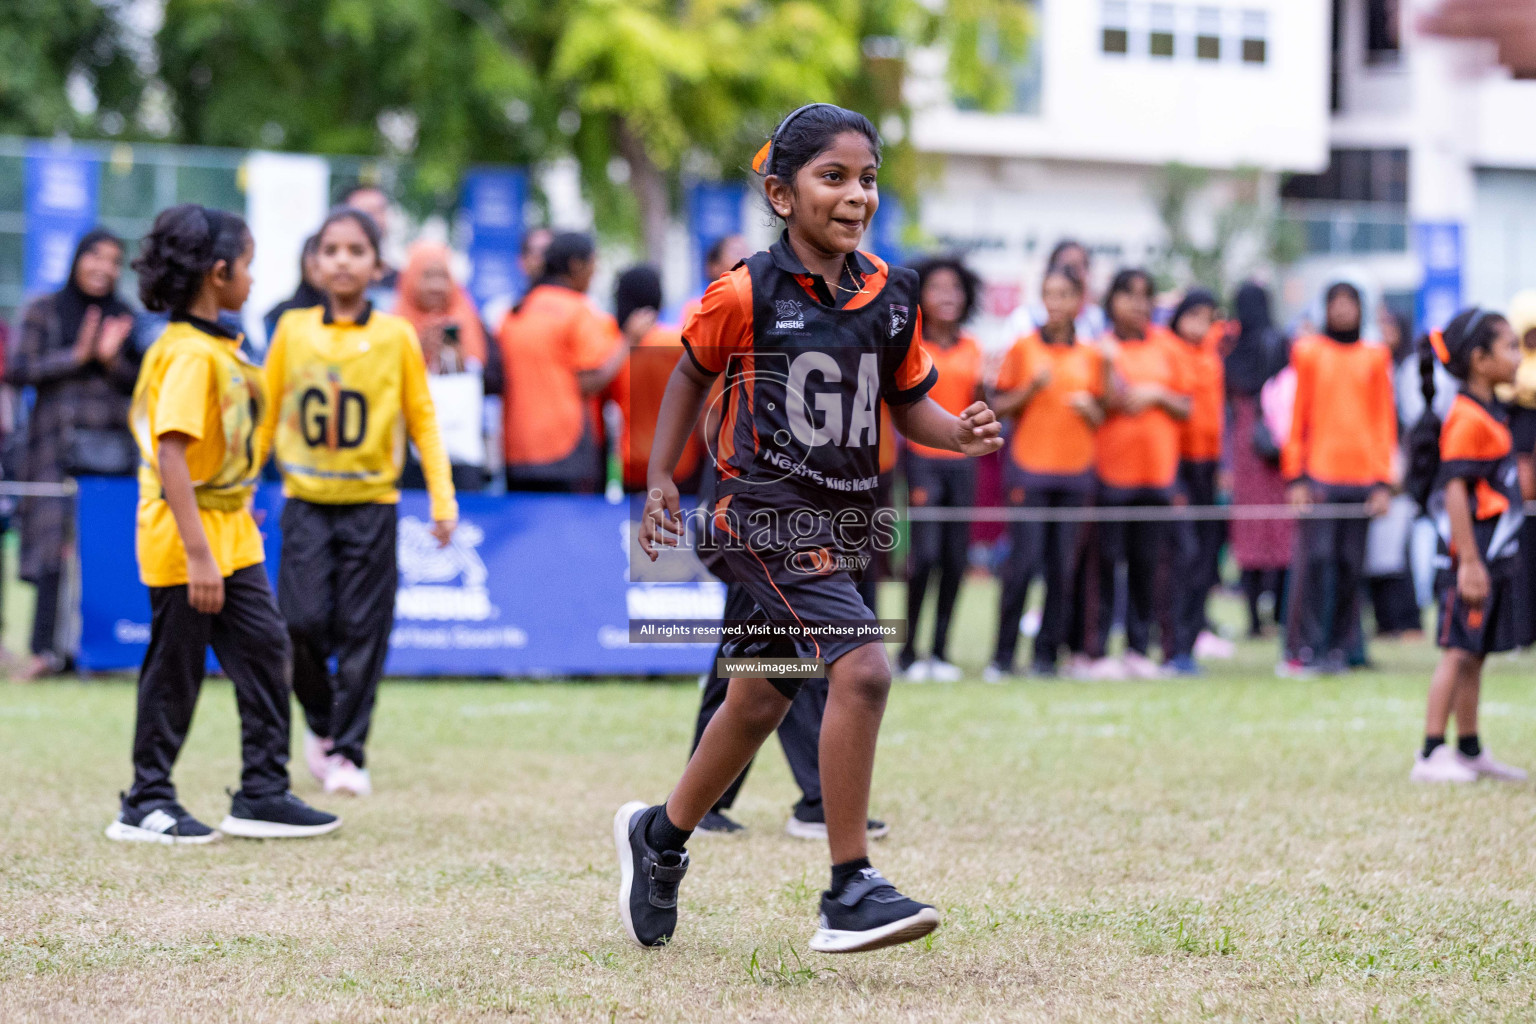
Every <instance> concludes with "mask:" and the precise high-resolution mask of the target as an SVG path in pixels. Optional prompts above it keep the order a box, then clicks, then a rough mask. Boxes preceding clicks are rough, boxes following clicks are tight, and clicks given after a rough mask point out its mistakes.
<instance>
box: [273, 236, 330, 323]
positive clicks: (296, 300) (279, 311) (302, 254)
mask: <svg viewBox="0 0 1536 1024" xmlns="http://www.w3.org/2000/svg"><path fill="white" fill-rule="evenodd" d="M319 248H320V236H319V235H318V234H315V235H310V236H309V237H308V238H306V239H304V245H303V248H301V249H300V250H299V286H298V287H297V288H295V289H294V290H293V294H292V295H290V296H288V297H287V298H286V299H284V300H283V301H282V302H279V303H278V304H277V305H275V306H273V307H272V308H271V309H269V310H267V315H266V316H264V317H262V318H261V319H262V323H264V324H266V327H267V340H268V341H269V342H270V341H271V340H272V333H273V332H274V331H276V330H277V321H278V320H280V319H281V318H282V315H283V314H284V313H286V312H288V311H289V310H290V309H310V308H312V307H314V306H323V305H325V292H323V291H321V290H320V289H319V288H316V287H315V286H314V285H312V284H310V283H309V278H307V277H305V276H304V263H305V261H306V260H307V259H308V258H309V257H310V256H313V255H314V254H315V252H317V251H318V250H319Z"/></svg>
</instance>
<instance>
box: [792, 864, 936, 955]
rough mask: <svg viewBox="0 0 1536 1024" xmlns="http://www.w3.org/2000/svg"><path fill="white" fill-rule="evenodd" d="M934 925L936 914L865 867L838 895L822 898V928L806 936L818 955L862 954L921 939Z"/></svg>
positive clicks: (824, 895)
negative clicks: (808, 936)
mask: <svg viewBox="0 0 1536 1024" xmlns="http://www.w3.org/2000/svg"><path fill="white" fill-rule="evenodd" d="M938 926H939V912H938V911H937V910H935V909H934V908H932V907H930V906H929V905H928V904H926V903H919V902H917V901H916V900H909V899H907V898H906V897H905V896H903V895H902V894H901V893H899V892H897V891H896V887H895V886H894V885H892V884H891V883H890V882H888V881H886V879H885V876H884V875H882V874H880V872H878V871H876V870H875V869H874V868H865V869H864V870H862V871H860V872H859V873H858V875H857V876H856V877H855V878H854V879H853V881H851V882H849V883H848V885H847V887H846V888H844V889H843V891H842V893H841V894H839V895H837V896H833V895H832V893H831V892H830V891H829V892H823V893H822V894H821V927H820V928H818V929H817V930H816V934H815V935H813V936H811V949H813V950H815V951H816V952H818V953H863V952H865V951H867V950H871V949H882V948H884V947H886V946H899V945H900V944H902V943H903V942H911V941H912V940H913V939H920V938H922V937H923V936H924V935H927V934H928V933H929V932H931V931H933V930H934V929H935V928H937V927H938Z"/></svg>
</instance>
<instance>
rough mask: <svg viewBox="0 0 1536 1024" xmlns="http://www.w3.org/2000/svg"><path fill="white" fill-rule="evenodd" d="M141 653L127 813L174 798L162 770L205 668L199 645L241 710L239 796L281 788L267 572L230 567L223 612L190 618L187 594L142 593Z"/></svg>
mask: <svg viewBox="0 0 1536 1024" xmlns="http://www.w3.org/2000/svg"><path fill="white" fill-rule="evenodd" d="M149 608H150V632H149V650H148V651H147V652H145V655H144V665H143V667H142V668H141V669H140V670H139V707H138V716H137V718H136V720H135V722H134V730H133V788H132V789H131V790H129V792H128V802H129V803H130V804H132V805H133V806H135V807H144V806H146V805H149V804H156V803H168V802H169V801H172V800H175V799H176V787H175V786H173V785H172V784H171V768H172V766H174V765H175V764H176V757H177V755H178V754H180V753H181V746H182V744H183V743H185V742H186V739H187V730H188V729H190V728H191V726H192V710H193V709H194V708H195V707H196V706H197V695H198V691H199V690H201V689H202V685H203V675H204V673H205V672H206V670H207V667H208V647H209V645H210V644H211V645H212V646H213V653H214V654H216V655H218V658H219V666H220V667H221V668H223V670H224V672H225V674H226V675H228V676H229V679H230V682H232V683H234V685H235V706H236V707H237V708H239V711H240V755H241V763H242V765H243V768H242V770H241V773H240V789H241V791H242V792H244V793H245V794H246V795H247V796H250V797H257V798H260V797H267V796H273V795H275V794H278V793H283V792H286V791H287V789H288V728H289V722H290V718H289V711H288V672H289V664H290V659H289V652H288V634H287V631H286V630H284V629H283V620H282V619H281V618H279V617H278V614H277V606H276V605H274V604H273V603H272V590H271V588H270V587H268V586H267V573H266V570H265V569H264V568H263V567H262V566H260V565H252V566H247V567H246V568H244V569H238V570H236V571H235V572H234V573H233V574H232V575H230V576H227V577H225V579H224V608H223V610H221V611H220V612H219V613H218V614H217V615H204V614H203V613H202V612H199V611H194V610H193V608H192V606H191V605H190V604H188V603H187V588H186V586H185V585H182V586H179V587H150V588H149Z"/></svg>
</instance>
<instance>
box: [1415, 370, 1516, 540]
mask: <svg viewBox="0 0 1536 1024" xmlns="http://www.w3.org/2000/svg"><path fill="white" fill-rule="evenodd" d="M1452 480H1463V481H1465V482H1466V485H1467V497H1468V499H1469V501H1470V503H1471V510H1472V532H1473V535H1474V536H1475V537H1476V538H1477V547H1478V551H1479V552H1480V553H1481V554H1482V556H1483V561H1484V563H1485V564H1487V565H1488V567H1489V568H1490V569H1493V568H1495V567H1499V568H1508V567H1512V566H1513V565H1514V556H1515V555H1516V554H1518V553H1519V543H1520V527H1521V525H1522V524H1523V523H1524V522H1525V504H1524V498H1523V497H1522V495H1521V493H1520V472H1519V470H1518V468H1517V467H1516V465H1515V456H1514V445H1513V444H1512V443H1511V438H1510V434H1509V426H1508V423H1507V418H1506V417H1505V415H1504V412H1503V410H1502V409H1500V408H1499V407H1498V406H1497V405H1493V404H1488V405H1485V404H1484V403H1482V402H1481V401H1479V400H1478V399H1477V398H1475V397H1474V396H1472V395H1470V394H1468V393H1467V392H1465V391H1463V392H1461V394H1459V395H1457V396H1456V401H1455V403H1454V404H1452V406H1451V411H1450V412H1449V413H1447V414H1446V417H1445V423H1444V425H1442V426H1441V428H1440V473H1439V475H1438V476H1437V477H1436V478H1435V488H1436V489H1435V494H1434V496H1433V497H1432V498H1431V499H1430V513H1431V515H1433V516H1434V520H1435V527H1436V530H1437V532H1438V533H1439V534H1440V563H1441V565H1440V567H1441V568H1447V569H1448V568H1450V567H1451V566H1452V565H1453V564H1454V559H1455V557H1456V547H1455V544H1454V543H1453V542H1452V540H1451V521H1450V517H1449V516H1448V515H1447V514H1446V511H1445V486H1446V484H1448V483H1450V482H1451V481H1452Z"/></svg>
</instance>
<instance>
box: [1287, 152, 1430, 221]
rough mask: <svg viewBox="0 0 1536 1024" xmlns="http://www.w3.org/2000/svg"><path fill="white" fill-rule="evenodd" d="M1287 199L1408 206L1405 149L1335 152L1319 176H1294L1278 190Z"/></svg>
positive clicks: (1406, 153) (1406, 155) (1406, 156)
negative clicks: (1326, 167)
mask: <svg viewBox="0 0 1536 1024" xmlns="http://www.w3.org/2000/svg"><path fill="white" fill-rule="evenodd" d="M1280 195H1281V196H1282V197H1284V198H1286V199H1311V200H1323V201H1328V202H1349V203H1382V204H1391V205H1395V206H1404V207H1406V206H1407V204H1408V151H1407V150H1406V149H1335V150H1334V151H1333V153H1332V158H1331V159H1330V160H1329V162H1328V169H1327V170H1326V171H1324V172H1323V173H1322V174H1293V175H1291V177H1290V178H1288V179H1287V180H1286V182H1285V184H1284V185H1282V186H1281V187H1280Z"/></svg>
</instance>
